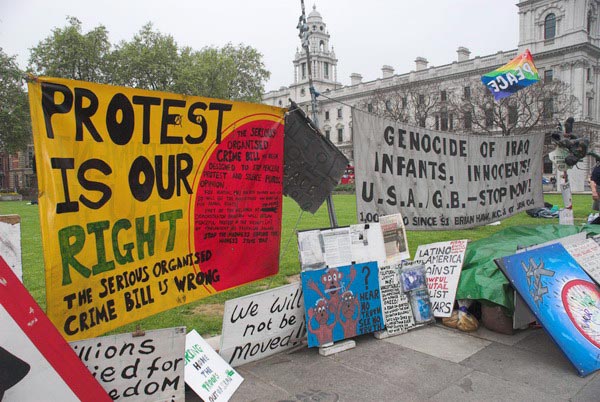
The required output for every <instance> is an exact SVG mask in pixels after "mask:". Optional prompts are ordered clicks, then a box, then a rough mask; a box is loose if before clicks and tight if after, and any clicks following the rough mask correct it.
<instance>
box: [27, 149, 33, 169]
mask: <svg viewBox="0 0 600 402" xmlns="http://www.w3.org/2000/svg"><path fill="white" fill-rule="evenodd" d="M33 155H34V154H33V147H32V146H30V147H27V167H28V168H33V161H34V159H33V158H34V156H33Z"/></svg>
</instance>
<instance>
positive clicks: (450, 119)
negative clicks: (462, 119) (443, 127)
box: [448, 113, 454, 131]
mask: <svg viewBox="0 0 600 402" xmlns="http://www.w3.org/2000/svg"><path fill="white" fill-rule="evenodd" d="M448 128H449V129H450V131H452V130H454V115H453V114H452V113H450V114H449V115H448Z"/></svg>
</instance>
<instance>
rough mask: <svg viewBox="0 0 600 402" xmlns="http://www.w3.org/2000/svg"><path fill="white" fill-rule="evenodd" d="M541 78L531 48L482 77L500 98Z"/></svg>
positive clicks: (484, 82)
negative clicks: (530, 51)
mask: <svg viewBox="0 0 600 402" xmlns="http://www.w3.org/2000/svg"><path fill="white" fill-rule="evenodd" d="M539 80H540V77H539V75H538V71H537V69H536V68H535V65H534V64H533V58H532V57H531V53H529V49H527V50H525V52H524V53H521V54H520V55H518V56H517V57H515V58H514V59H512V60H511V61H509V62H508V63H506V64H505V65H503V66H502V67H500V68H497V69H496V70H494V71H491V72H489V73H487V74H485V75H483V76H482V77H481V82H483V84H484V85H485V86H487V88H488V89H489V90H490V91H491V92H492V94H493V95H494V99H495V100H500V99H503V98H506V97H507V96H510V95H512V94H514V93H515V92H517V91H520V90H521V89H523V88H525V87H528V86H530V85H532V84H535V83H536V82H538V81H539Z"/></svg>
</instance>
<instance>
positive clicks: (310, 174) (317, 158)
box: [283, 102, 348, 214]
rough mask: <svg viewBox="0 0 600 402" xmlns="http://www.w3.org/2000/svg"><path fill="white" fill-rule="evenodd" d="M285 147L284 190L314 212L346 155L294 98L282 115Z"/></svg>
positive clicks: (345, 162) (342, 168)
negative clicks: (313, 121) (322, 131)
mask: <svg viewBox="0 0 600 402" xmlns="http://www.w3.org/2000/svg"><path fill="white" fill-rule="evenodd" d="M284 151H285V154H284V162H285V165H284V169H285V170H284V172H285V174H284V176H283V193H284V194H285V195H287V196H289V197H290V198H292V199H293V200H294V201H296V202H297V203H298V205H300V208H302V210H304V211H309V212H311V213H313V214H314V213H315V212H317V210H318V209H319V207H320V206H321V204H323V201H325V199H326V198H327V196H328V195H329V194H331V192H332V191H333V189H334V188H335V186H337V184H338V183H339V182H340V179H341V177H342V175H343V174H344V171H345V170H346V166H347V165H348V159H347V158H346V157H345V156H344V154H343V153H342V152H341V151H340V150H339V149H337V148H336V146H335V145H333V143H331V141H329V140H328V139H327V138H326V137H325V136H324V135H322V134H321V133H320V132H319V130H318V129H317V128H316V127H315V126H314V124H313V123H312V121H310V119H309V118H308V117H306V115H305V114H304V111H303V110H302V109H301V108H299V107H298V105H296V104H295V103H293V102H292V107H291V108H290V110H289V111H288V113H286V116H285V146H284Z"/></svg>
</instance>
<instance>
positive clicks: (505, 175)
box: [352, 109, 544, 230]
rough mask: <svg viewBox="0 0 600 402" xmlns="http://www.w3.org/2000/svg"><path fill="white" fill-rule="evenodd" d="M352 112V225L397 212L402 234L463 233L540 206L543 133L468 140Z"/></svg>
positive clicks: (359, 112) (453, 134) (474, 137)
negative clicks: (354, 219)
mask: <svg viewBox="0 0 600 402" xmlns="http://www.w3.org/2000/svg"><path fill="white" fill-rule="evenodd" d="M352 113H353V114H352V122H353V132H354V156H355V162H356V166H355V172H356V205H357V218H358V221H359V222H377V221H379V218H380V216H381V215H391V214H394V213H397V212H400V213H401V214H402V218H403V220H404V225H405V227H406V229H409V230H454V229H466V228H472V227H476V226H481V225H486V224H488V223H492V222H495V221H498V220H501V219H504V218H508V217H510V216H512V215H514V214H516V213H518V212H521V211H525V210H527V209H530V208H536V207H542V206H543V205H544V200H543V194H542V170H541V167H542V155H543V152H542V151H543V149H542V147H543V143H544V141H543V133H538V134H527V135H514V136H513V135H511V136H510V137H498V136H490V135H477V136H473V135H468V134H462V133H451V132H445V131H444V132H442V131H434V130H428V129H426V128H423V127H414V126H410V125H408V124H405V123H402V122H397V121H391V120H387V119H384V118H380V117H377V116H375V115H372V114H368V113H365V112H362V111H359V110H357V109H353V111H352Z"/></svg>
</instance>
